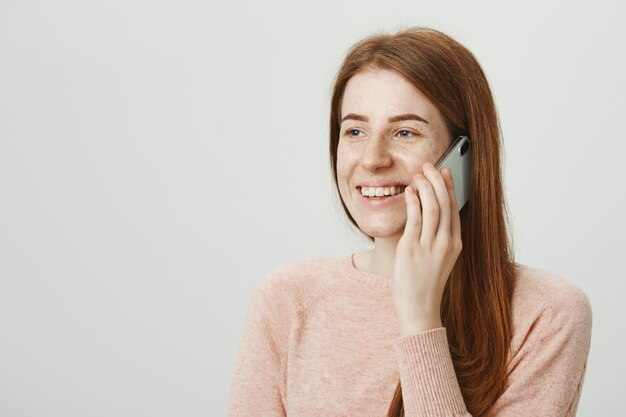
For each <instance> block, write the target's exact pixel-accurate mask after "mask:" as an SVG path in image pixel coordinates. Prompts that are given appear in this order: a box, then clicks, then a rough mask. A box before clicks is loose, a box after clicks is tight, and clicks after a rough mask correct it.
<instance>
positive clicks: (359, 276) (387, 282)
mask: <svg viewBox="0 0 626 417" xmlns="http://www.w3.org/2000/svg"><path fill="white" fill-rule="evenodd" d="M341 264H342V268H343V269H344V271H345V272H346V275H347V276H348V277H349V278H350V279H353V280H355V281H358V282H361V283H363V284H366V285H369V286H370V287H374V288H378V289H381V290H386V291H390V290H391V288H392V282H393V277H388V276H386V275H379V274H374V273H372V272H368V271H363V270H361V269H357V267H356V266H355V265H354V253H349V254H347V255H345V256H343V257H342V258H341Z"/></svg>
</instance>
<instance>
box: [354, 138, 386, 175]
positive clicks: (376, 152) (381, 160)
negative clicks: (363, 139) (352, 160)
mask: <svg viewBox="0 0 626 417" xmlns="http://www.w3.org/2000/svg"><path fill="white" fill-rule="evenodd" d="M391 159H392V158H391V155H390V153H389V151H388V149H387V143H386V141H385V138H384V137H382V136H378V137H374V138H372V139H371V140H368V141H367V144H366V145H365V149H363V154H362V155H361V161H360V162H361V165H362V166H363V168H366V169H368V170H370V171H374V170H376V168H379V167H387V166H389V165H391Z"/></svg>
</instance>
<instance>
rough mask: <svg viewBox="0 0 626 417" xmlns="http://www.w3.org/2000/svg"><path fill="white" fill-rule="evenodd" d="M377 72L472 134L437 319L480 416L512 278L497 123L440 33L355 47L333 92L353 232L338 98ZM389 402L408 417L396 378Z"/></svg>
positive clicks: (478, 77)
mask: <svg viewBox="0 0 626 417" xmlns="http://www.w3.org/2000/svg"><path fill="white" fill-rule="evenodd" d="M377 68H378V69H388V70H393V71H396V72H398V73H399V74H401V75H402V76H403V77H404V78H406V79H407V80H408V81H409V82H410V83H412V84H413V85H414V86H415V87H416V88H417V89H418V90H419V91H421V92H422V93H423V94H424V95H425V96H426V97H428V99H429V100H430V101H431V102H432V103H433V104H434V105H435V106H436V107H437V108H438V109H439V111H440V112H441V114H442V115H443V118H444V121H445V123H446V127H447V129H448V133H449V137H451V138H455V137H457V136H458V135H460V134H465V135H468V136H469V137H470V139H471V141H470V146H471V150H472V159H473V161H472V177H471V191H470V198H469V201H468V202H467V204H466V205H465V206H464V207H463V209H462V210H461V211H460V217H461V238H462V241H463V250H462V252H461V254H460V255H459V258H458V259H457V262H456V264H455V265H454V268H453V269H452V272H451V273H450V277H449V279H448V281H447V284H446V287H445V290H444V293H443V298H442V301H441V319H442V323H443V325H444V327H446V329H447V334H448V345H449V347H450V353H451V356H452V361H453V364H454V369H455V372H456V375H457V379H458V381H459V385H460V388H461V392H462V394H463V398H464V400H465V404H466V407H467V410H468V411H469V412H470V414H472V415H473V416H476V417H478V416H481V415H484V414H485V413H486V412H487V410H488V409H489V408H490V407H491V406H492V405H493V404H494V403H495V401H496V400H497V398H498V397H499V396H500V395H501V393H502V391H503V388H504V383H505V380H506V376H507V375H506V367H507V358H508V352H509V348H510V341H511V334H512V324H511V297H512V294H513V285H514V277H515V274H516V270H515V268H516V264H515V262H514V261H513V249H512V243H511V242H512V238H511V237H510V236H509V235H508V234H507V227H506V226H507V222H508V218H507V213H506V206H505V204H506V203H505V200H504V192H503V188H502V173H501V155H500V152H501V129H500V124H499V121H498V115H497V111H496V107H495V103H494V100H493V96H492V93H491V90H490V88H489V84H488V83H487V79H486V77H485V74H484V73H483V71H482V69H481V67H480V65H479V64H478V61H477V60H476V58H475V57H474V55H472V53H471V52H470V51H469V50H468V49H466V48H465V47H464V46H463V45H461V44H460V43H459V42H457V41H455V40H454V39H452V38H451V37H450V36H448V35H446V34H444V33H442V32H440V31H438V30H435V29H431V28H426V27H413V28H409V29H406V30H403V31H400V32H397V33H395V34H376V35H371V36H368V37H366V38H364V39H362V40H361V41H359V42H357V43H356V44H355V45H353V46H352V48H351V49H350V50H349V51H348V53H347V55H346V57H345V59H344V61H343V63H342V65H341V67H340V68H339V70H338V73H337V77H336V80H335V84H334V87H333V91H332V97H331V108H330V164H331V167H332V171H333V178H334V184H335V190H336V192H337V195H338V196H339V200H340V201H341V204H342V206H343V209H344V211H345V213H346V215H347V216H348V218H349V219H350V222H351V223H352V224H353V225H354V226H355V227H356V228H357V229H358V230H359V231H360V229H359V228H358V225H357V223H356V222H355V220H354V218H353V217H352V216H351V215H350V212H349V211H348V209H347V207H346V205H345V203H344V202H343V200H342V199H341V194H340V193H339V187H338V184H337V146H338V143H339V135H340V125H341V102H342V98H343V93H344V90H345V87H346V84H347V82H348V80H349V79H350V78H351V77H352V76H354V75H355V74H357V73H358V72H360V71H363V70H369V69H377ZM361 232H362V231H361ZM368 238H369V239H370V240H371V241H373V240H374V238H373V237H371V236H368ZM390 401H391V403H390V407H389V412H388V417H399V416H404V406H403V402H402V389H401V385H400V382H399V381H398V386H397V388H396V391H395V394H394V397H393V398H392V399H390Z"/></svg>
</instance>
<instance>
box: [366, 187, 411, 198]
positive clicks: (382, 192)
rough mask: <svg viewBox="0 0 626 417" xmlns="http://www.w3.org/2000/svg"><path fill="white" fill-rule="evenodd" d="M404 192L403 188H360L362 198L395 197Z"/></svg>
mask: <svg viewBox="0 0 626 417" xmlns="http://www.w3.org/2000/svg"><path fill="white" fill-rule="evenodd" d="M403 191H404V188H403V187H395V186H393V187H361V195H363V196H364V197H382V196H387V195H397V194H400V193H401V192H403Z"/></svg>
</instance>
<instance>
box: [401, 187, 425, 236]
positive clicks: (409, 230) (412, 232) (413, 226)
mask: <svg viewBox="0 0 626 417" xmlns="http://www.w3.org/2000/svg"><path fill="white" fill-rule="evenodd" d="M416 192H417V191H416V190H415V187H411V186H410V185H408V186H407V187H406V188H405V189H404V201H405V202H406V225H405V226H404V234H405V235H407V236H414V237H416V238H417V240H418V241H419V237H420V233H421V230H422V211H421V210H420V200H419V197H418V196H417V194H416Z"/></svg>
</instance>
